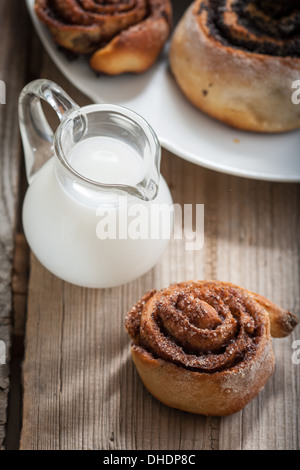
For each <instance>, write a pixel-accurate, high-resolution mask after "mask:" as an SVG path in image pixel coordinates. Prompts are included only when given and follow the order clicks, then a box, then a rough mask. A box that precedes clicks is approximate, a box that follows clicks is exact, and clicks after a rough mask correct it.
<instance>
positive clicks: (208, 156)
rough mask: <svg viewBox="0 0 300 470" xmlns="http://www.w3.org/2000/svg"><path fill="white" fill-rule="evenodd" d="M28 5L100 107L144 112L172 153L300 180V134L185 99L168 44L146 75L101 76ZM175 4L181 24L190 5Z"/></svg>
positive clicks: (49, 44)
mask: <svg viewBox="0 0 300 470" xmlns="http://www.w3.org/2000/svg"><path fill="white" fill-rule="evenodd" d="M26 3H27V7H28V10H29V12H30V15H31V17H32V21H33V24H34V26H35V28H36V30H37V33H38V35H39V37H40V39H41V41H42V43H43V45H44V47H45V48H46V50H47V51H48V53H49V55H50V56H51V58H52V60H53V61H54V62H55V64H56V65H57V67H58V68H59V69H60V70H61V72H62V73H63V74H64V75H65V76H66V77H67V79H68V80H69V81H70V82H71V83H72V84H73V85H74V86H76V87H77V88H78V89H79V90H80V91H81V92H83V93H84V94H85V95H86V96H88V97H89V98H90V99H91V100H93V101H94V102H96V103H102V102H109V103H114V104H119V105H122V106H125V107H127V108H131V109H132V110H134V111H135V112H137V113H139V114H141V115H142V116H143V117H144V118H145V119H146V120H147V121H148V122H149V123H150V124H151V125H152V127H153V128H154V130H155V131H156V133H157V135H158V137H159V139H160V142H161V145H162V146H163V147H165V148H166V149H168V150H170V151H171V152H173V153H174V154H176V155H178V156H180V157H182V158H184V159H186V160H188V161H190V162H193V163H196V164H198V165H201V166H203V167H206V168H210V169H212V170H217V171H221V172H223V173H228V174H232V175H238V176H242V177H248V178H254V179H260V180H266V181H282V182H298V181H300V131H293V132H289V133H285V134H278V135H265V134H264V135H261V134H255V133H247V132H242V131H238V130H235V129H232V128H230V127H227V126H226V125H224V124H222V123H219V122H217V121H215V120H214V119H211V118H210V117H208V116H206V115H205V114H203V113H201V112H200V111H198V110H197V109H195V108H194V107H193V106H192V105H191V104H190V103H189V102H188V101H187V100H186V99H185V98H184V96H183V95H182V93H181V91H180V90H179V88H178V87H177V85H176V83H175V81H174V79H173V77H172V75H171V73H170V70H169V66H168V55H167V50H168V45H167V46H166V48H165V50H164V52H163V53H162V54H161V56H160V59H159V60H158V61H157V63H156V64H155V65H154V66H153V67H152V68H151V69H150V70H149V71H147V72H146V73H144V74H141V75H137V76H136V75H131V74H126V75H123V76H118V77H106V76H100V77H97V76H96V74H95V73H94V72H93V71H92V70H91V69H90V68H89V65H88V63H87V60H86V59H84V58H79V59H77V60H75V61H73V62H70V61H68V60H67V59H66V58H65V56H64V54H62V53H61V52H59V50H58V49H57V47H56V45H55V44H54V43H53V41H52V38H51V37H50V34H49V32H48V30H47V29H46V28H45V27H44V25H42V24H41V23H40V22H39V21H38V19H37V18H36V16H35V14H34V11H33V4H34V0H26ZM175 3H180V5H177V6H176V8H175V11H174V18H175V23H176V20H177V18H179V17H180V16H181V15H182V13H183V11H184V10H185V9H186V7H187V5H188V4H190V1H186V0H184V1H183V0H182V1H180V2H173V4H174V5H175ZM295 106H296V105H295ZM299 106H300V105H299Z"/></svg>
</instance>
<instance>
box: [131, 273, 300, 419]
mask: <svg viewBox="0 0 300 470" xmlns="http://www.w3.org/2000/svg"><path fill="white" fill-rule="evenodd" d="M297 323H298V320H297V317H296V316H295V315H293V314H291V313H290V312H288V311H286V310H283V309H281V308H279V307H277V306H276V305H274V304H273V303H271V302H269V301H268V300H267V299H265V298H264V297H262V296H259V295H257V294H254V293H251V292H249V291H247V290H246V289H243V288H241V287H239V286H236V285H233V284H230V283H225V282H218V281H190V282H182V283H179V284H172V285H171V286H170V287H168V288H165V289H162V290H160V291H150V292H148V293H147V294H146V295H145V296H144V297H142V299H141V300H140V301H139V302H138V303H137V304H136V305H135V306H134V307H133V308H132V309H131V310H130V311H129V312H128V314H127V316H126V321H125V326H126V329H127V331H128V333H129V334H130V336H131V338H132V339H133V343H132V346H131V354H132V358H133V361H134V363H135V366H136V368H137V371H138V373H139V375H140V377H141V379H142V381H143V383H144V385H145V387H146V388H147V389H148V390H149V392H150V393H151V394H153V395H154V396H155V397H156V398H157V399H158V400H160V401H161V402H163V403H164V404H166V405H168V406H171V407H174V408H177V409H180V410H184V411H188V412H192V413H197V414H203V415H216V416H222V415H228V414H232V413H235V412H238V411H240V410H241V409H242V408H243V407H244V406H245V405H246V404H247V403H248V402H249V401H250V400H251V399H253V398H254V397H255V396H256V395H257V394H258V393H259V391H260V390H261V389H262V388H263V387H264V385H265V384H266V382H267V381H268V379H269V377H270V376H271V374H272V373H273V369H274V355H273V349H272V340H271V333H272V332H274V334H275V335H276V336H286V335H288V334H290V333H291V332H292V330H293V328H294V327H295V326H296V325H297Z"/></svg>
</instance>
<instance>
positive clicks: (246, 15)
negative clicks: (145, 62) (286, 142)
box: [170, 0, 300, 133]
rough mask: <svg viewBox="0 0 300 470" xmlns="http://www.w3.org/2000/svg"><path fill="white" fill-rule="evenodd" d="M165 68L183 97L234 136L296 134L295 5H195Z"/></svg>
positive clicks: (270, 0)
mask: <svg viewBox="0 0 300 470" xmlns="http://www.w3.org/2000/svg"><path fill="white" fill-rule="evenodd" d="M170 66H171V70H172V72H173V74H174V77H175V79H176V81H177V83H178V85H179V87H180V89H181V90H182V92H183V93H184V94H185V96H186V97H187V98H188V99H189V100H190V101H191V102H192V103H193V104H194V105H195V106H196V107H198V108H199V109H200V110H202V111H203V112H205V113H207V114H209V115H210V116H212V117H214V118H216V119H218V120H220V121H222V122H224V123H227V124H229V125H231V126H233V127H235V128H239V129H243V130H248V131H256V132H270V133H272V132H273V133H275V132H283V131H289V130H293V129H297V128H299V127H300V106H297V105H295V104H294V103H293V102H292V99H291V97H292V93H293V91H294V90H293V89H292V86H293V83H294V82H295V81H296V80H299V79H300V3H299V1H295V0H287V1H285V2H282V1H279V0H196V1H194V2H193V3H192V4H191V5H190V7H189V8H188V9H187V11H186V13H185V14H184V16H183V17H182V19H181V21H180V22H179V24H178V26H177V27H176V29H175V31H174V34H173V37H172V40H171V47H170Z"/></svg>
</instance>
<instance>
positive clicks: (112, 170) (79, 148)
mask: <svg viewBox="0 0 300 470" xmlns="http://www.w3.org/2000/svg"><path fill="white" fill-rule="evenodd" d="M111 140H112V139H109V138H106V137H105V138H103V137H95V138H90V139H87V140H85V141H82V142H80V143H79V144H77V145H76V147H75V148H74V149H73V150H72V152H71V154H70V155H69V157H68V159H69V161H70V163H71V165H72V166H73V168H74V169H75V170H76V171H78V172H79V173H80V174H82V175H84V176H86V177H88V178H90V179H93V180H96V181H100V182H102V183H111V184H113V183H115V184H118V183H121V184H131V185H134V184H136V183H137V182H138V181H139V180H140V179H141V176H142V174H143V171H142V166H141V163H139V159H138V157H137V155H134V151H132V150H131V149H130V148H129V147H127V145H126V144H122V143H120V142H117V141H115V142H112V141H111ZM56 164H57V163H56V160H55V157H52V158H51V159H50V160H49V161H47V163H46V164H45V165H44V166H43V167H42V168H41V169H40V170H39V171H38V172H37V174H36V175H35V178H34V180H33V182H32V183H31V185H30V186H29V188H28V190H27V193H26V196H25V200H24V205H23V226H24V231H25V235H26V237H27V240H28V242H29V245H30V246H31V249H32V251H33V253H34V254H35V256H36V257H37V258H38V259H39V261H40V262H41V263H42V264H43V265H44V266H45V267H46V268H47V269H48V270H49V271H51V272H52V273H53V274H55V275H57V276H58V277H60V278H62V279H64V280H66V281H69V282H71V283H74V284H78V285H81V286H86V287H112V286H116V285H120V284H123V283H126V282H129V281H131V280H133V279H135V278H137V277H138V276H141V275H142V274H144V273H145V272H147V271H148V270H149V269H151V268H152V267H153V266H154V265H155V264H156V263H157V262H158V260H159V258H160V257H161V255H162V253H163V252H164V250H165V248H166V246H167V244H168V241H169V240H168V239H165V238H164V239H162V238H161V239H156V240H153V239H151V237H150V236H149V237H148V239H136V240H134V239H130V238H128V237H127V239H118V238H117V239H103V240H101V239H99V236H98V235H99V227H100V231H101V230H102V228H103V224H102V225H101V220H102V222H103V219H101V218H100V217H99V213H98V215H97V212H96V208H95V205H93V204H89V203H88V202H87V200H86V199H80V191H78V195H77V196H76V197H74V194H72V195H71V194H70V193H69V192H68V191H67V190H66V189H65V188H64V187H63V186H62V184H61V181H60V180H59V179H58V175H57V171H56ZM99 194H100V196H101V194H102V193H101V192H100V193H99ZM123 197H124V196H123ZM103 201H104V204H103V207H105V208H106V210H107V213H108V216H109V217H110V216H111V219H110V220H114V218H117V219H118V220H119V216H120V215H121V216H125V219H126V215H127V209H128V206H127V205H126V204H124V202H123V203H122V204H121V205H120V206H112V207H109V205H107V194H106V195H103ZM128 201H129V205H131V204H133V203H136V204H142V205H143V206H144V207H146V208H147V210H148V211H150V209H151V205H152V204H168V205H171V204H172V198H171V195H170V192H169V189H168V187H167V185H166V183H165V181H164V179H163V178H162V177H161V179H160V189H159V193H158V196H157V197H156V198H155V200H154V201H151V202H144V201H142V200H140V199H137V198H132V197H131V198H130V199H128ZM98 209H99V206H98ZM100 212H101V198H100ZM109 217H108V219H109ZM108 219H107V220H108ZM125 219H124V218H123V220H125ZM162 219H163V220H162V222H161V223H162V224H165V223H166V220H165V218H162ZM101 227H102V228H101ZM97 230H98V234H97ZM171 231H172V227H171V229H170V234H169V235H170V237H171ZM104 237H105V233H104Z"/></svg>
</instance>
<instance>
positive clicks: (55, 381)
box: [21, 152, 300, 449]
mask: <svg viewBox="0 0 300 470" xmlns="http://www.w3.org/2000/svg"><path fill="white" fill-rule="evenodd" d="M162 172H163V174H164V176H165V178H166V179H167V181H168V183H169V184H170V187H171V188H172V193H173V197H174V201H175V202H180V203H183V202H189V203H194V204H195V203H204V204H205V214H206V216H205V246H204V248H203V249H202V250H200V251H197V252H187V251H185V249H184V241H180V240H172V242H171V244H170V246H169V248H168V250H167V252H166V253H165V254H164V256H163V257H162V259H161V261H160V263H159V264H158V265H157V266H156V267H155V268H154V269H153V270H151V271H150V272H149V273H147V274H146V275H145V276H143V277H142V278H140V279H138V280H137V281H135V282H132V283H130V284H127V285H125V286H121V287H118V288H114V289H103V290H94V289H81V288H78V287H75V286H71V285H69V284H67V283H64V282H61V281H60V280H58V279H57V278H55V277H54V276H52V275H51V274H49V273H48V272H47V271H46V270H45V269H44V268H43V267H42V266H41V265H40V264H39V263H38V262H37V260H36V259H35V258H34V257H33V258H32V264H31V266H32V267H31V279H30V286H29V305H28V322H27V329H26V357H25V363H24V371H23V372H24V415H23V430H22V434H21V448H22V449H283V448H285V449H299V448H300V442H299V423H298V420H297V416H299V403H298V400H297V393H298V391H299V385H300V374H299V366H296V365H293V364H292V362H291V352H292V350H291V341H292V339H293V338H286V339H284V340H274V346H275V352H276V360H277V366H276V373H275V374H274V376H273V377H272V378H271V379H270V381H269V383H268V384H267V386H266V387H265V389H264V390H263V391H262V392H261V394H260V395H259V396H258V397H257V398H255V399H254V400H253V401H252V402H251V403H250V404H249V405H248V406H247V407H246V408H245V409H244V410H243V411H242V412H241V413H238V414H236V415H234V416H231V417H227V418H205V417H201V416H194V415H190V414H187V413H183V412H180V411H176V410H172V409H169V408H167V407H165V406H163V405H162V404H160V403H159V402H158V401H157V400H155V399H154V398H153V397H152V396H150V394H149V393H148V392H147V391H146V390H145V389H144V387H143V385H142V384H141V381H140V380H139V377H138V375H137V373H136V371H135V369H134V366H133V364H132V361H131V358H130V352H129V344H130V340H129V338H128V335H127V333H126V332H125V330H124V316H125V313H126V312H127V310H128V308H130V307H131V305H132V304H133V303H134V302H135V301H136V300H137V299H139V298H140V296H141V295H142V294H144V293H145V292H146V291H147V290H149V289H152V288H159V287H163V286H166V285H168V284H170V283H171V282H173V281H179V280H184V279H191V278H198V279H202V278H207V279H208V278H215V279H221V280H227V281H231V282H236V283H239V284H240V285H242V286H244V287H247V288H249V289H252V290H255V291H257V292H260V293H261V294H264V295H266V296H268V297H269V298H270V299H272V300H274V301H276V302H278V303H279V304H282V305H283V306H285V307H287V308H290V309H292V310H293V311H294V312H295V313H299V270H298V267H299V237H298V233H299V225H298V224H299V202H298V201H299V191H300V186H298V185H281V184H272V183H263V182H257V181H251V180H244V179H240V178H235V177H231V176H227V175H221V174H217V173H214V172H211V171H207V170H205V169H202V168H199V167H195V166H194V165H192V164H190V163H187V162H184V161H183V160H180V159H179V158H177V157H175V156H172V155H171V154H169V153H168V152H164V155H163V164H162ZM297 334H298V336H299V331H298V332H296V333H295V335H297Z"/></svg>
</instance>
